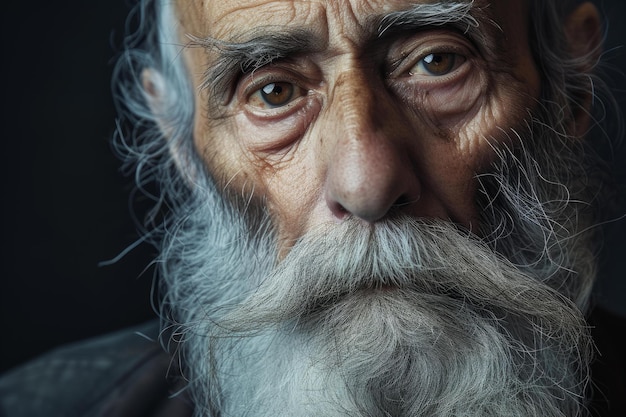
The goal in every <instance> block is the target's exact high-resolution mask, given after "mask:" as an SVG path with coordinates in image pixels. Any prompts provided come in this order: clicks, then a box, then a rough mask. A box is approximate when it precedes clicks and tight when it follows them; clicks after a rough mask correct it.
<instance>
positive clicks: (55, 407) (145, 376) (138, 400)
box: [0, 321, 191, 417]
mask: <svg viewBox="0 0 626 417" xmlns="http://www.w3.org/2000/svg"><path fill="white" fill-rule="evenodd" d="M158 332H159V325H158V322H157V321H153V322H149V323H146V324H143V325H140V326H137V327H133V328H129V329H124V330H121V331H118V332H115V333H112V334H108V335H105V336H101V337H97V338H95V339H90V340H87V341H83V342H78V343H75V344H71V345H67V346H63V347H61V348H58V349H55V350H53V351H51V352H50V353H47V354H45V355H44V356H42V357H40V358H37V359H35V360H33V361H31V362H28V363H26V364H25V365H22V366H21V367H19V368H16V369H14V370H12V371H9V372H7V373H6V374H4V375H2V376H1V377H0V414H1V412H2V411H4V412H5V413H6V414H7V415H10V416H12V417H33V416H43V415H47V416H59V417H74V416H76V417H79V416H80V417H86V416H90V417H91V416H93V417H96V416H119V417H131V416H140V415H141V416H147V415H154V414H151V413H152V411H151V410H154V411H155V412H156V411H157V410H158V409H160V408H162V407H174V408H175V409H176V410H177V412H176V413H175V414H174V413H169V414H168V415H172V416H178V415H180V416H187V415H190V414H191V411H190V409H189V408H188V406H187V404H186V402H185V401H184V399H183V398H181V397H171V394H172V393H173V392H172V391H173V386H174V384H175V382H176V381H175V379H176V378H175V375H174V373H173V372H170V365H171V358H170V356H169V355H167V354H166V353H165V352H164V351H163V350H162V349H161V346H160V345H159V343H158V342H157V338H158ZM176 407H178V408H176Z"/></svg>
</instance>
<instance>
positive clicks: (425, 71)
mask: <svg viewBox="0 0 626 417" xmlns="http://www.w3.org/2000/svg"><path fill="white" fill-rule="evenodd" d="M464 62H465V57H464V56H462V55H459V54H455V53H432V54H428V55H426V56H425V57H424V58H422V59H421V60H420V61H419V62H418V63H417V64H416V65H415V66H414V67H413V68H411V70H410V71H409V75H424V76H429V77H441V76H444V75H448V74H450V73H451V72H453V71H454V70H456V69H457V68H458V67H460V66H461V65H462V64H463V63H464Z"/></svg>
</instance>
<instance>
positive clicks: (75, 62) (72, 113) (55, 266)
mask: <svg viewBox="0 0 626 417" xmlns="http://www.w3.org/2000/svg"><path fill="white" fill-rule="evenodd" d="M497 1H499V0H497ZM602 4H603V6H602V8H603V10H604V11H605V12H607V14H608V15H609V18H610V17H614V18H615V19H616V20H615V23H614V24H613V25H611V26H609V43H608V45H609V48H608V49H607V54H606V60H608V63H609V64H610V65H612V66H614V67H616V68H617V69H618V70H619V69H623V68H626V59H625V55H626V52H624V51H621V50H617V49H614V48H615V47H617V46H620V45H623V44H624V43H625V39H626V36H625V29H626V28H625V27H624V25H623V24H620V22H619V20H621V19H622V18H623V16H626V2H624V1H622V0H604V1H603V2H602ZM128 11H129V6H128V5H127V4H126V3H125V2H124V0H106V1H84V0H81V1H78V0H66V1H64V2H50V1H44V0H36V1H28V2H26V1H25V2H17V1H13V2H6V3H5V4H4V5H3V9H2V12H1V13H2V42H3V51H2V52H3V61H2V62H3V64H2V67H3V74H4V76H3V78H2V79H3V85H2V89H1V91H2V98H3V111H2V117H3V123H2V126H3V132H2V142H3V143H2V145H3V146H2V150H1V151H0V155H1V156H2V163H1V165H2V190H1V192H2V194H1V195H2V197H1V198H2V217H1V218H2V229H1V231H0V233H1V236H2V244H3V245H2V249H1V253H2V259H1V261H0V262H1V267H2V270H1V275H0V278H1V279H2V284H1V285H0V347H1V350H0V372H2V371H3V370H6V369H8V368H10V367H12V366H15V365H16V364H18V363H21V362H23V361H25V360H28V359H30V358H32V357H34V356H36V355H38V354H40V353H42V352H44V351H46V350H49V349H50V348H52V347H55V346H58V345H60V344H63V343H67V342H71V341H75V340H80V339H84V338H86V337H90V336H95V335H99V334H102V333H104V332H108V331H112V330H115V329H119V328H121V327H125V326H128V325H131V324H134V323H139V322H142V321H144V320H148V319H149V318H152V317H155V316H154V313H153V312H152V309H151V305H150V298H151V297H150V287H151V283H152V276H153V270H152V268H150V267H149V263H150V261H151V260H152V259H153V257H154V250H153V249H152V248H151V247H149V246H147V245H140V246H139V247H138V248H137V249H135V250H134V251H132V252H130V254H128V255H127V256H126V257H124V258H123V259H122V260H120V261H119V262H117V263H116V264H114V265H112V266H106V267H98V263H99V262H101V261H105V260H108V259H111V258H113V257H115V256H116V255H118V254H119V253H120V252H121V251H123V250H124V249H125V248H126V247H127V246H128V245H130V244H132V243H133V242H134V241H135V240H136V239H137V237H138V236H137V234H136V232H135V228H134V225H133V223H132V221H131V217H130V215H129V208H128V197H129V192H130V190H131V183H130V180H129V179H128V178H125V177H124V176H122V175H121V174H120V173H119V161H118V160H117V159H116V158H115V157H114V156H113V153H112V152H111V149H110V145H109V139H110V137H111V135H112V133H113V129H114V113H113V109H112V100H111V96H110V88H109V80H110V76H111V71H112V60H113V57H114V56H115V51H116V49H117V48H116V47H117V46H119V45H120V42H121V39H122V33H123V30H124V29H123V28H124V20H125V16H126V14H127V12H128ZM618 72H619V71H613V72H612V73H611V74H612V75H613V77H614V78H615V81H613V86H614V88H616V89H617V88H619V89H621V90H622V91H619V92H618V93H617V95H618V98H619V100H620V102H621V103H622V105H624V103H625V102H626V99H625V96H626V93H625V92H624V91H623V90H626V82H625V79H626V78H624V77H623V76H619V75H618ZM625 107H626V106H625ZM616 161H617V162H616V173H617V175H618V176H619V177H620V181H621V182H622V183H626V179H625V178H626V169H625V168H626V163H624V162H623V161H626V152H624V151H623V150H621V151H620V153H618V154H617V156H616ZM622 211H623V212H626V208H623V209H622ZM625 223H626V222H625V221H621V222H617V223H614V224H612V225H611V226H610V227H608V228H607V239H606V244H605V262H604V263H603V274H602V276H603V279H602V281H601V285H600V287H599V294H600V298H601V302H602V303H603V304H604V305H605V306H607V307H608V308H609V309H611V310H613V311H616V312H618V311H621V312H622V314H623V315H624V317H626V306H625V305H624V304H626V288H625V286H626V280H625V279H623V278H624V271H626V257H625V256H624V255H626V246H625V243H624V242H625V241H626V239H625V237H624V236H626V224H625Z"/></svg>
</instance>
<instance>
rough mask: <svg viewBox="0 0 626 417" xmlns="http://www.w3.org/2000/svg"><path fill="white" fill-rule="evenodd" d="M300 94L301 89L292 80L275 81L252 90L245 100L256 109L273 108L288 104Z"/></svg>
mask: <svg viewBox="0 0 626 417" xmlns="http://www.w3.org/2000/svg"><path fill="white" fill-rule="evenodd" d="M302 94H303V93H302V91H301V89H300V88H299V87H298V86H297V85H295V84H294V83H292V82H286V81H275V82H269V83H267V84H265V85H263V86H261V87H260V88H257V89H256V90H254V91H253V92H252V94H250V96H249V97H248V100H247V102H248V105H250V106H252V107H254V108H257V109H275V108H279V107H283V106H286V105H288V104H289V103H291V102H292V101H293V100H294V99H297V98H298V97H300V96H301V95H302Z"/></svg>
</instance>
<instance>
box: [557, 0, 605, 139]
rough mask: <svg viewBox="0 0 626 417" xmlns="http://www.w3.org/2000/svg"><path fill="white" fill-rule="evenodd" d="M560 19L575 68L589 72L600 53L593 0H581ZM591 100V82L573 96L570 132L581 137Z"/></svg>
mask: <svg viewBox="0 0 626 417" xmlns="http://www.w3.org/2000/svg"><path fill="white" fill-rule="evenodd" d="M564 23H565V37H566V40H567V44H568V48H569V51H570V54H571V56H572V58H574V59H575V60H576V62H577V63H578V68H577V69H578V71H580V72H581V73H582V74H591V73H592V72H593V70H594V68H595V66H596V64H597V63H598V60H599V59H600V54H601V53H602V22H601V19H600V13H599V12H598V9H597V8H596V6H595V5H594V4H593V3H590V2H584V3H582V4H581V5H579V6H577V7H576V8H575V9H574V10H573V11H572V12H570V14H569V15H568V16H567V18H566V19H565V22H564ZM589 82H590V83H591V81H589ZM592 101H593V96H592V86H591V85H590V86H589V89H588V90H587V92H586V93H585V94H584V96H580V97H576V100H575V103H574V105H575V106H576V105H577V107H576V108H574V109H573V110H574V118H575V126H574V128H573V130H574V132H573V133H574V134H576V136H578V137H583V136H584V135H585V134H586V133H587V131H588V129H589V124H590V114H589V111H590V109H591V104H592Z"/></svg>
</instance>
